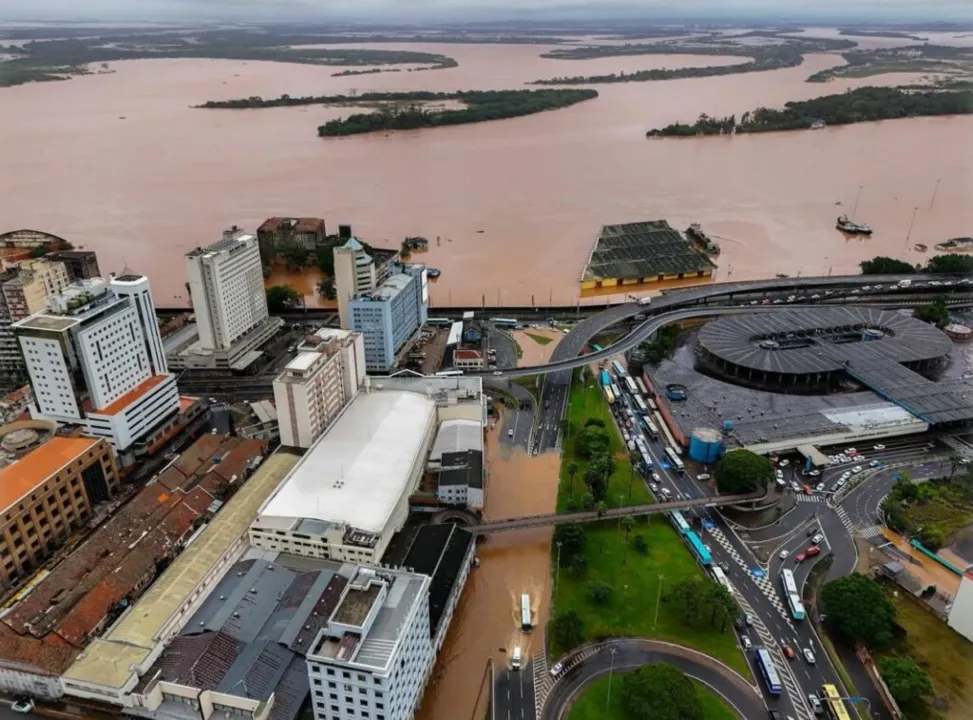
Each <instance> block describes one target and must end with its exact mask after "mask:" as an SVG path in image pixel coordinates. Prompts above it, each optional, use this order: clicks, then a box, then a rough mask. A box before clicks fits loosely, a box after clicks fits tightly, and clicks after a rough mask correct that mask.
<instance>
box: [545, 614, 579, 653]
mask: <svg viewBox="0 0 973 720" xmlns="http://www.w3.org/2000/svg"><path fill="white" fill-rule="evenodd" d="M551 636H552V637H553V638H554V644H555V645H556V646H557V647H558V648H559V649H560V650H561V651H562V652H566V651H568V650H570V649H571V648H573V647H577V646H578V645H580V644H581V643H583V642H584V620H583V619H582V618H581V615H579V614H578V611H577V610H568V611H567V612H563V613H561V614H559V615H557V616H556V617H555V618H554V620H552V621H551Z"/></svg>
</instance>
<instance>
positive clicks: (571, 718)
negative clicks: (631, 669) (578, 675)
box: [567, 673, 739, 720]
mask: <svg viewBox="0 0 973 720" xmlns="http://www.w3.org/2000/svg"><path fill="white" fill-rule="evenodd" d="M623 677H624V674H623V673H615V676H614V677H613V678H612V681H611V698H609V697H608V677H607V676H606V677H601V678H598V679H597V680H595V681H594V682H593V683H592V684H591V685H589V686H588V688H587V689H586V690H585V691H584V693H582V694H581V696H580V697H578V699H577V700H575V702H574V704H573V705H572V706H571V711H570V712H569V713H568V716H567V720H623V719H624V715H622V704H621V689H622V678H623ZM693 684H694V685H695V686H696V691H697V692H698V693H699V699H700V701H701V702H702V703H703V712H704V713H705V714H704V715H703V717H704V718H706V720H736V719H737V718H738V717H739V716H738V715H737V714H736V713H735V712H733V710H731V709H730V707H729V705H727V704H726V703H725V702H723V699H722V698H720V696H719V695H717V694H716V693H714V692H713V691H712V690H710V689H709V688H708V687H706V686H705V685H703V684H702V683H698V682H695V681H694V682H693ZM609 699H610V700H611V704H609V703H608V701H609Z"/></svg>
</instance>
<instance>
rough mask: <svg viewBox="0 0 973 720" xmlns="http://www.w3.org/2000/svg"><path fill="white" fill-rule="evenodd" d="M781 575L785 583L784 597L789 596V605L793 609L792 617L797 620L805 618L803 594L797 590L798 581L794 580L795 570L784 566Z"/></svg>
mask: <svg viewBox="0 0 973 720" xmlns="http://www.w3.org/2000/svg"><path fill="white" fill-rule="evenodd" d="M780 577H781V581H782V582H783V585H784V597H785V598H787V606H788V607H789V608H790V610H791V617H793V618H794V619H795V620H803V619H804V603H802V602H801V595H800V593H798V592H797V583H795V582H794V572H793V571H792V570H788V569H787V568H784V569H783V570H782V571H781V573H780Z"/></svg>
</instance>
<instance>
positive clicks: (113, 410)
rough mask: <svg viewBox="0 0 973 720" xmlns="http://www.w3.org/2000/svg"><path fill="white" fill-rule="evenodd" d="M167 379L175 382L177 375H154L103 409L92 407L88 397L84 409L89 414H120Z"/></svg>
mask: <svg viewBox="0 0 973 720" xmlns="http://www.w3.org/2000/svg"><path fill="white" fill-rule="evenodd" d="M166 380H172V381H173V382H175V376H173V375H153V376H152V377H150V378H148V379H146V380H143V381H142V382H140V383H139V384H138V385H136V386H135V387H134V388H132V389H131V390H129V391H128V392H127V393H125V394H124V395H122V396H121V397H120V398H118V399H117V400H115V401H114V402H112V403H111V404H110V405H108V406H106V407H104V408H102V409H101V410H96V409H95V408H94V407H92V405H91V401H90V400H87V399H86V400H85V401H84V402H83V403H82V405H83V407H84V411H85V413H87V414H89V415H118V414H119V413H122V412H125V410H126V409H127V408H128V407H129V406H130V405H131V404H132V403H134V402H135V401H136V400H138V399H139V398H141V397H142V396H143V395H147V394H148V393H150V392H152V390H154V389H155V388H157V387H158V386H159V385H161V384H162V383H164V382H165V381H166Z"/></svg>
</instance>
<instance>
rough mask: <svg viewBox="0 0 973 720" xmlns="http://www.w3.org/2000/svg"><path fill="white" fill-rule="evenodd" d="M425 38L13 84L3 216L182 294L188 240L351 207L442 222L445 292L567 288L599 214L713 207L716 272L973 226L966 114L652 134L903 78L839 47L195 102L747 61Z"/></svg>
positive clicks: (692, 211)
mask: <svg viewBox="0 0 973 720" xmlns="http://www.w3.org/2000/svg"><path fill="white" fill-rule="evenodd" d="M368 47H372V46H371V45H369V46H368ZM414 47H416V49H425V50H428V51H431V52H439V53H444V54H447V55H449V56H451V57H454V58H456V59H457V61H458V62H459V67H456V68H452V69H448V70H434V71H429V72H421V73H408V72H399V73H379V74H373V75H359V76H351V77H338V78H335V77H331V73H332V72H335V68H333V67H311V66H303V65H291V64H276V63H261V62H236V61H222V60H140V61H132V62H122V63H116V64H114V66H113V67H114V69H115V70H116V72H114V73H112V74H107V75H93V76H87V77H80V78H74V79H72V80H70V81H68V82H60V83H37V84H31V85H24V86H20V87H15V88H6V89H3V90H0V158H2V159H0V165H2V169H3V172H2V173H0V231H5V230H10V229H15V228H20V227H30V228H38V229H42V230H47V231H49V232H53V233H56V234H58V235H61V236H63V237H65V238H67V239H69V240H70V241H72V242H73V243H75V244H76V245H81V246H84V247H86V248H90V249H94V250H97V251H98V252H99V254H100V255H101V262H102V267H103V268H105V269H106V270H120V269H121V268H122V267H123V266H124V265H126V264H127V265H128V266H130V267H132V268H133V269H135V270H137V271H139V272H143V273H146V274H147V275H148V276H149V277H150V278H151V280H152V282H153V290H154V293H155V297H156V302H157V303H158V304H159V305H173V304H184V303H186V301H187V298H186V293H185V288H184V282H185V279H186V278H185V267H184V264H183V259H182V254H183V253H185V252H187V251H188V250H190V249H192V248H194V247H196V246H198V245H201V244H206V243H209V242H212V241H214V240H215V239H216V238H217V237H218V236H219V233H220V231H221V230H222V229H223V228H225V227H227V226H229V225H231V224H234V223H235V224H237V225H241V226H243V227H247V228H254V227H255V226H256V225H257V224H258V223H259V222H261V221H262V220H263V219H264V218H266V217H268V216H272V215H290V214H293V215H314V216H322V217H324V218H326V220H327V222H328V226H329V228H335V227H336V226H337V225H338V224H339V223H350V224H351V225H352V226H353V228H354V230H355V232H356V233H357V234H359V235H361V236H362V237H363V238H365V239H366V240H367V241H369V242H371V243H373V244H376V245H381V244H388V245H389V246H392V245H397V244H398V243H399V241H401V239H402V238H403V237H404V236H406V235H425V236H426V237H429V238H430V239H434V238H436V237H437V236H440V237H441V238H442V243H441V245H440V246H438V247H437V246H436V244H435V242H433V247H432V248H431V249H430V250H429V252H428V253H426V254H425V255H424V256H423V257H422V259H423V260H424V261H425V262H427V263H429V264H430V265H432V266H434V267H438V268H439V269H441V270H442V272H443V275H442V277H441V278H440V279H439V281H438V282H437V283H435V285H434V286H433V287H432V289H431V296H432V304H433V305H434V306H436V305H440V306H442V305H447V304H451V305H461V304H468V305H480V304H484V303H487V304H490V305H498V304H499V305H513V304H527V303H530V302H531V301H532V300H531V299H532V297H534V298H535V300H534V302H536V303H538V304H547V303H548V302H552V303H554V304H567V303H573V302H575V300H576V299H577V297H578V295H579V291H578V279H579V276H580V273H581V271H582V268H583V266H584V264H585V261H586V259H587V255H588V252H589V250H590V247H591V244H592V241H593V239H594V237H595V235H596V233H597V232H598V229H599V227H600V226H601V225H602V224H606V223H619V222H629V221H634V220H642V219H649V218H666V219H668V220H669V221H670V222H671V223H672V224H673V225H675V226H677V227H685V226H686V225H688V224H689V223H690V222H700V223H702V225H703V226H704V228H705V229H706V230H707V231H708V232H709V233H710V234H712V235H714V236H715V237H716V238H718V239H719V240H720V242H721V244H722V247H723V254H722V256H721V257H720V259H719V264H720V270H719V272H718V274H717V278H718V279H745V278H753V277H758V276H767V275H773V274H774V273H778V272H783V273H788V274H792V275H796V274H797V273H799V272H800V273H802V274H804V275H808V274H819V273H828V272H829V271H830V272H833V273H841V272H850V271H856V270H857V264H858V262H860V261H861V260H863V259H866V258H870V257H872V256H874V255H877V254H883V255H891V256H895V257H902V258H906V259H908V260H910V261H915V262H919V261H922V260H923V259H924V257H925V256H923V255H920V254H919V253H917V252H915V251H914V250H911V249H909V248H908V247H907V243H906V234H907V232H908V229H909V224H910V220H911V218H912V215H913V211H914V210H915V208H918V210H916V211H915V212H916V216H915V223H914V227H913V229H912V236H911V240H910V242H909V243H908V245H912V244H913V243H916V242H919V243H925V244H927V245H930V246H932V245H933V244H935V243H936V242H940V241H941V240H943V239H944V238H947V237H953V236H961V235H971V234H973V204H971V203H970V202H969V201H968V199H969V196H970V190H971V188H973V117H971V116H966V117H952V118H951V117H940V118H921V119H910V120H896V121H886V122H880V123H868V124H861V125H855V126H848V127H842V128H828V129H824V130H818V131H805V132H796V133H778V134H768V135H757V136H749V137H732V138H701V139H688V140H680V139H656V140H648V139H646V138H645V137H644V134H645V131H646V130H647V129H649V128H651V127H656V126H660V125H664V124H667V123H670V122H673V121H676V120H681V121H686V120H692V119H694V118H695V117H696V116H697V115H699V114H700V113H703V112H705V113H709V114H712V115H725V114H729V113H737V114H738V115H739V114H740V113H742V112H743V111H745V110H748V109H752V108H754V107H757V106H761V105H762V106H768V107H779V106H781V105H782V104H783V103H784V102H786V101H788V100H800V99H807V98H811V97H814V96H817V95H822V94H828V93H835V92H840V91H842V90H844V89H846V88H850V87H856V86H859V85H862V84H866V83H868V82H871V83H872V84H876V83H877V84H888V83H892V82H901V81H902V80H903V76H896V77H890V76H879V77H877V78H868V79H863V80H848V81H845V80H842V81H833V82H831V83H826V84H810V83H805V82H803V81H804V78H806V77H807V76H808V75H810V74H811V73H813V72H815V71H817V70H820V69H823V68H826V67H830V66H833V65H834V64H836V63H837V62H840V58H838V56H836V55H827V54H820V55H812V56H809V57H808V58H807V59H806V61H805V62H804V64H803V65H802V66H800V67H797V68H789V69H785V70H779V71H774V72H763V73H750V74H744V75H729V76H725V77H713V78H694V79H684V80H673V81H666V82H651V83H624V84H615V85H605V86H599V87H598V88H597V89H598V91H599V93H600V97H599V98H597V99H595V100H592V101H589V102H585V103H581V104H579V105H576V106H574V107H572V108H568V109H564V110H558V111H554V112H547V113H540V114H538V115H533V116H530V117H525V118H516V119H510V120H504V121H498V122H488V123H480V124H475V125H466V126H457V127H448V128H436V129H431V130H419V131H409V132H400V133H388V134H378V135H367V136H356V137H349V138H328V139H322V138H318V137H317V136H316V127H317V126H318V125H319V124H321V123H322V122H324V121H326V120H328V119H331V118H334V117H337V116H340V115H341V114H343V113H347V112H349V110H348V109H341V108H323V107H309V108H278V109H267V110H245V111H230V110H226V111H216V110H195V109H192V108H191V107H190V106H191V105H193V104H197V103H201V102H203V101H205V100H209V99H222V98H232V97H241V96H249V95H262V96H266V97H271V96H276V95H279V94H281V93H290V94H292V95H303V94H324V93H347V92H350V91H351V90H353V89H355V90H358V91H359V92H365V91H368V90H419V89H429V90H440V91H448V90H460V89H496V88H516V87H523V85H522V83H524V82H525V81H529V80H533V79H536V78H543V77H553V76H557V75H566V74H590V73H600V72H612V71H620V70H627V71H632V70H638V69H646V68H651V67H662V66H666V67H678V66H690V65H693V66H699V65H706V64H713V63H718V62H723V63H726V64H732V63H736V62H740V59H739V58H707V57H691V56H685V57H683V56H672V57H621V58H599V59H594V60H588V61H566V60H551V59H543V58H540V57H538V56H539V55H540V53H541V52H543V51H544V50H545V49H546V48H545V47H543V46H530V45H524V46H517V45H436V44H425V45H419V46H414ZM905 78H906V79H908V76H905ZM937 181H938V182H939V187H938V191H937V192H936V193H935V203H932V198H933V194H934V191H935V190H936V186H937ZM859 187H861V188H862V192H861V199H860V202H859V205H858V209H857V212H856V213H855V219H856V220H858V221H861V222H867V223H869V224H871V225H872V227H873V228H874V229H875V234H874V235H873V236H872V237H871V238H870V239H867V240H849V239H846V238H845V237H844V236H842V235H841V234H839V233H838V232H837V231H836V230H835V229H834V220H835V217H836V216H837V215H839V214H842V213H844V212H850V210H851V206H852V205H853V203H854V201H855V197H856V195H857V194H858V189H859ZM838 203H842V205H840V206H839V205H838ZM481 231H482V232H481ZM308 282H309V285H310V291H308V290H304V293H305V294H306V295H308V296H309V299H310V300H312V301H313V299H314V293H313V283H314V280H310V281H308ZM604 300H605V298H586V299H584V300H582V302H583V303H585V304H588V303H590V304H597V303H599V302H603V301H604Z"/></svg>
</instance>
